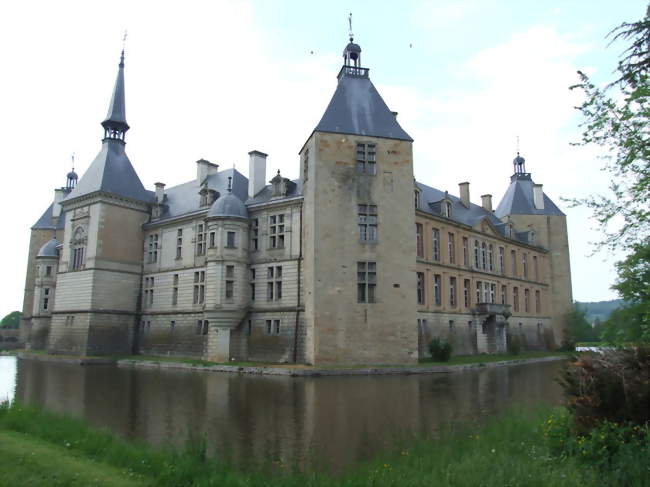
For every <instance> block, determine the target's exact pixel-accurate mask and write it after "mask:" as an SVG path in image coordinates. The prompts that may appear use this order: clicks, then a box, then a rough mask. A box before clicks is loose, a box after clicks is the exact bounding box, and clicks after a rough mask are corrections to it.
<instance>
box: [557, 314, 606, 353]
mask: <svg viewBox="0 0 650 487" xmlns="http://www.w3.org/2000/svg"><path fill="white" fill-rule="evenodd" d="M601 332H602V327H600V326H599V327H598V328H596V327H592V326H591V324H590V323H589V321H587V316H586V311H585V309H584V308H583V307H582V306H581V305H579V304H578V303H575V304H574V305H573V307H572V308H571V311H569V313H568V314H567V329H566V333H565V336H564V341H563V348H564V349H565V350H567V351H571V350H575V344H576V342H595V341H598V340H600V335H601Z"/></svg>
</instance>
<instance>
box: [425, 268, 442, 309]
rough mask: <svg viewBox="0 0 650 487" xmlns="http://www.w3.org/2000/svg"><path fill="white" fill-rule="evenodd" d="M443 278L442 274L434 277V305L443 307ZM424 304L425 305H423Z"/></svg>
mask: <svg viewBox="0 0 650 487" xmlns="http://www.w3.org/2000/svg"><path fill="white" fill-rule="evenodd" d="M441 287H442V278H441V276H440V274H434V275H433V303H434V304H435V305H436V306H442V289H441ZM421 304H424V303H421Z"/></svg>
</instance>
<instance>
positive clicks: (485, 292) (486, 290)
mask: <svg viewBox="0 0 650 487" xmlns="http://www.w3.org/2000/svg"><path fill="white" fill-rule="evenodd" d="M483 302H484V303H489V302H490V285H489V284H488V283H487V282H484V283H483Z"/></svg>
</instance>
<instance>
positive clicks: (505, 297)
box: [501, 286, 508, 305]
mask: <svg viewBox="0 0 650 487" xmlns="http://www.w3.org/2000/svg"><path fill="white" fill-rule="evenodd" d="M501 304H504V305H505V304H508V288H507V287H506V286H501Z"/></svg>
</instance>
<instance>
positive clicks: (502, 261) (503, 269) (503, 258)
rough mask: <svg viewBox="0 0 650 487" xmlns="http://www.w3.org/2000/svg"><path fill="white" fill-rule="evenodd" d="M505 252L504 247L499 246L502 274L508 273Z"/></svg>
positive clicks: (500, 270)
mask: <svg viewBox="0 0 650 487" xmlns="http://www.w3.org/2000/svg"><path fill="white" fill-rule="evenodd" d="M505 252H506V250H505V249H504V248H503V247H499V273H500V274H501V275H504V274H505V273H506V263H505Z"/></svg>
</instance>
